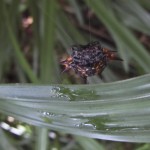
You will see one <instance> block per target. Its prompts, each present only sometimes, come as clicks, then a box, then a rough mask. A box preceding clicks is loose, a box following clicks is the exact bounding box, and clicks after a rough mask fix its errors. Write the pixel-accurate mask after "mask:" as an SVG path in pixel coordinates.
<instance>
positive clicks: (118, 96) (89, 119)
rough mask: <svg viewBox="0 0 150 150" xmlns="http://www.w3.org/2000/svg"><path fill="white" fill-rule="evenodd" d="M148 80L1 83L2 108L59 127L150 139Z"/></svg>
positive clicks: (115, 137)
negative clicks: (43, 84)
mask: <svg viewBox="0 0 150 150" xmlns="http://www.w3.org/2000/svg"><path fill="white" fill-rule="evenodd" d="M149 83H150V74H147V75H144V76H140V77H136V78H132V79H129V80H124V81H120V82H113V83H107V84H98V85H80V86H79V85H78V86H77V85H74V86H73V85H72V86H71V85H66V86H64V85H56V86H42V85H39V86H34V85H1V86H0V111H1V112H3V113H5V114H9V115H12V116H14V117H16V118H18V119H19V120H22V121H24V122H28V123H31V124H34V125H36V126H41V127H47V128H50V129H54V130H57V131H63V132H67V133H72V134H77V135H82V136H87V137H93V138H99V139H107V140H116V141H129V142H150V109H149V108H150V84H149ZM133 137H134V138H133Z"/></svg>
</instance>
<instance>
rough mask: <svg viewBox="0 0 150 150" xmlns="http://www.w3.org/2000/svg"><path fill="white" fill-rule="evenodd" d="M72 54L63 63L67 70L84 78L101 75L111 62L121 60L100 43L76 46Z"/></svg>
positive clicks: (72, 48) (73, 47)
mask: <svg viewBox="0 0 150 150" xmlns="http://www.w3.org/2000/svg"><path fill="white" fill-rule="evenodd" d="M71 50H72V53H71V56H69V57H68V58H67V59H66V60H64V61H61V64H62V65H64V66H65V70H64V71H67V70H69V69H73V70H74V71H75V73H77V74H79V75H80V76H81V77H82V78H85V79H86V78H87V77H88V76H93V75H96V74H101V72H102V71H103V70H104V68H105V67H106V66H107V63H108V62H109V60H121V61H122V59H121V58H119V57H118V56H117V55H116V54H115V52H116V51H111V50H109V49H107V48H103V47H102V46H101V44H100V42H99V41H95V42H90V43H88V44H87V45H74V46H72V47H71Z"/></svg>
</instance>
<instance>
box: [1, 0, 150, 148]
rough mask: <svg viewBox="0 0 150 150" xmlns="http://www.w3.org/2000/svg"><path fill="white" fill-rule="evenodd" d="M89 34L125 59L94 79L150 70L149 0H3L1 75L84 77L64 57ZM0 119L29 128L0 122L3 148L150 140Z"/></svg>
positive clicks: (38, 79)
mask: <svg viewBox="0 0 150 150" xmlns="http://www.w3.org/2000/svg"><path fill="white" fill-rule="evenodd" d="M90 35H91V38H90ZM90 40H92V41H95V40H99V41H101V43H102V45H103V46H104V47H107V48H110V49H112V50H117V51H118V53H119V55H120V56H121V58H123V60H124V61H123V62H121V63H120V62H112V63H111V64H109V66H108V67H107V68H106V69H105V71H104V72H103V73H102V75H101V76H100V77H98V76H94V77H90V78H88V83H89V84H92V83H101V82H111V81H117V80H123V79H128V78H132V77H136V76H140V75H143V74H147V73H150V1H149V0H128V1H126V0H107V1H104V0H51V1H50V0H1V3H0V81H1V83H42V84H43V83H44V84H54V83H61V84H79V83H82V82H83V81H82V80H81V79H80V77H78V76H77V75H75V74H74V72H73V71H72V70H70V71H68V72H67V73H64V74H60V72H61V71H62V70H63V68H62V66H60V64H59V62H60V60H62V59H65V58H66V57H67V56H68V55H69V54H70V49H69V48H70V47H71V46H72V45H74V44H86V43H88V42H90ZM0 119H1V128H2V127H4V126H3V124H2V123H7V124H8V125H9V126H10V127H11V128H12V127H13V128H14V130H15V129H18V128H19V127H20V128H25V132H23V133H24V134H17V133H16V132H12V131H11V130H7V131H5V132H4V130H1V128H0V135H1V136H0V141H1V142H0V148H1V149H7V150H8V149H9V150H11V149H12V150H15V149H19V150H24V149H28V150H31V149H40V150H44V149H46V147H47V145H48V149H52V150H57V149H63V150H69V149H70V150H75V149H86V150H87V149H90V150H91V149H106V150H109V149H115V150H126V149H128V150H133V149H136V150H148V149H150V145H149V144H134V143H132V144H131V143H121V142H108V141H102V140H92V139H88V138H83V137H77V136H73V135H68V134H67V135H66V134H62V133H58V132H54V131H51V130H48V129H44V128H43V129H39V128H37V127H34V126H31V125H28V124H25V123H22V122H20V121H17V120H14V118H12V117H10V116H5V115H4V114H0ZM9 129H10V128H9ZM22 130H23V129H22ZM46 135H47V136H46ZM39 141H40V142H39Z"/></svg>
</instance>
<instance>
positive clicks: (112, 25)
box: [0, 0, 150, 150]
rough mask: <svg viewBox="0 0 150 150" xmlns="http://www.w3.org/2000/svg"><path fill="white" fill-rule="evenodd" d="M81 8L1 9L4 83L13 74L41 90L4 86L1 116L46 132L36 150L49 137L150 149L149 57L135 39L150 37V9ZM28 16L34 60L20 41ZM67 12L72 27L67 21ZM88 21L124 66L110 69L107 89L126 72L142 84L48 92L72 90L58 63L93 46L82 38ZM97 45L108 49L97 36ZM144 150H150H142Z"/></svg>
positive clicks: (43, 3)
mask: <svg viewBox="0 0 150 150" xmlns="http://www.w3.org/2000/svg"><path fill="white" fill-rule="evenodd" d="M84 2H85V4H84V5H81V4H82V3H80V1H79V2H78V1H70V0H68V5H67V6H69V7H64V5H65V4H61V3H60V2H59V1H57V0H55V1H50V0H32V1H30V0H27V1H25V2H20V1H19V0H15V1H13V0H9V1H8V0H2V1H1V5H0V18H1V22H0V81H1V82H3V83H4V82H5V81H11V80H10V79H7V78H8V77H7V76H9V74H15V78H16V79H15V81H16V82H32V83H42V85H37V86H35V85H18V86H16V85H1V86H0V112H2V113H4V114H7V115H12V116H14V117H16V118H17V119H18V120H21V121H23V122H26V123H29V122H30V123H31V124H33V125H35V126H38V127H41V128H38V127H37V128H36V133H37V135H38V136H37V137H36V149H39V150H40V149H46V147H47V134H48V129H54V130H57V131H62V132H65V133H66V132H67V133H71V134H77V135H82V136H86V137H92V138H98V139H106V140H112V141H128V142H150V141H149V139H150V130H149V127H150V121H149V120H150V118H149V116H150V114H149V105H150V103H149V100H150V96H149V93H150V85H149V82H150V75H149V74H147V75H144V74H145V73H150V67H149V66H150V59H149V58H150V54H149V51H148V49H146V47H144V46H143V45H142V44H141V42H140V41H139V39H137V37H136V36H135V35H136V34H135V33H139V32H140V34H142V35H144V36H149V35H150V28H149V24H150V15H149V12H148V11H147V10H150V5H149V1H148V0H143V1H140V0H129V1H126V0H121V1H120V0H116V1H111V0H109V1H104V0H84ZM87 6H88V8H89V10H92V14H93V13H94V15H95V16H96V17H97V18H95V19H94V20H88V23H87V22H86V19H85V18H86V15H85V14H84V10H85V8H87ZM68 8H70V9H68ZM133 8H134V9H133ZM26 9H27V10H28V11H29V13H30V15H31V16H32V17H33V21H34V22H33V24H32V28H31V30H32V32H33V33H32V35H31V37H30V39H29V41H30V43H29V45H28V44H26V45H25V46H29V47H30V48H29V51H28V54H29V55H31V57H28V56H26V50H25V49H24V48H23V42H24V39H25V40H26V38H27V37H25V36H24V35H22V32H23V31H22V30H23V29H22V28H21V23H22V14H23V13H24V11H25V10H26ZM66 10H67V11H68V12H69V13H70V14H71V16H72V18H73V19H70V18H69V17H68V16H67V15H66V14H67V13H68V12H67V11H66ZM64 11H66V12H67V13H64ZM89 19H90V18H89ZM72 20H73V21H75V20H76V22H74V23H72V22H73V21H72ZM89 21H93V22H91V24H92V23H93V24H94V22H99V21H100V22H101V23H103V27H105V28H106V30H108V32H109V33H110V35H111V37H112V40H114V42H115V44H116V46H117V48H115V47H114V46H112V45H109V44H108V43H107V42H105V45H106V46H108V47H109V46H110V47H111V48H112V49H117V50H118V51H119V53H120V55H121V57H122V58H123V59H124V61H123V66H121V65H120V66H119V65H117V64H116V66H115V67H114V68H116V70H117V71H116V72H118V74H117V73H114V72H113V71H112V70H111V69H112V68H111V67H110V68H107V69H106V70H105V71H104V72H103V74H102V76H103V78H104V79H105V81H109V82H110V81H116V80H120V79H124V75H123V76H122V73H124V74H125V72H124V70H125V71H126V72H132V71H133V70H132V69H131V66H132V67H133V68H134V70H136V71H135V72H136V76H139V75H143V76H140V77H137V78H133V79H129V80H123V81H120V82H113V83H108V84H102V83H101V82H102V81H101V80H100V79H99V78H98V77H93V78H89V79H88V81H89V83H100V84H97V85H74V86H73V85H63V84H62V85H60V84H59V85H47V86H46V85H43V83H46V84H52V83H60V82H61V83H63V81H67V82H68V83H69V82H70V81H68V79H67V78H66V77H65V76H61V75H60V69H59V59H60V57H61V54H62V53H63V52H64V49H66V52H67V53H70V52H69V50H68V48H69V47H70V46H71V45H73V44H76V43H80V44H84V43H86V42H88V41H89V33H88V34H87V33H86V32H85V31H84V30H81V29H82V28H84V27H85V26H88V24H89ZM76 24H78V26H77V25H76ZM79 27H81V28H80V29H79ZM89 29H90V28H89ZM96 31H98V30H96ZM87 35H88V36H87ZM111 37H110V39H111ZM92 39H98V40H99V39H102V41H103V37H101V36H99V37H96V36H94V34H92ZM148 39H149V38H148ZM106 41H107V40H106ZM148 48H149V47H148ZM12 66H15V67H14V68H15V69H13V68H12ZM12 71H14V72H13V73H12ZM120 72H121V73H120ZM119 73H120V74H119ZM6 75H7V76H6ZM134 75H135V74H134ZM61 77H62V78H64V80H62V79H60V78H61ZM126 77H127V75H126ZM47 128H48V129H47ZM0 132H1V135H3V136H1V140H0V141H2V142H1V145H0V147H1V148H2V149H15V148H14V145H13V144H11V143H9V140H8V138H7V136H5V133H4V132H3V131H2V130H0ZM41 139H42V140H41ZM75 139H76V141H77V142H78V143H79V145H80V146H81V147H82V148H83V149H87V148H89V149H104V148H103V147H102V146H101V145H100V144H99V143H98V142H96V141H94V140H93V139H87V138H85V139H84V138H83V137H78V136H75ZM4 144H6V147H5V146H4ZM90 146H91V147H90ZM58 147H59V146H58ZM146 148H147V149H148V148H149V145H148V144H147V145H144V146H142V147H139V149H146ZM137 149H138V148H137Z"/></svg>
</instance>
